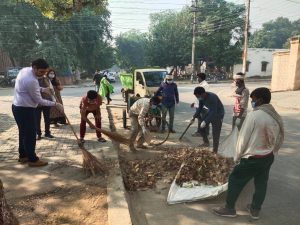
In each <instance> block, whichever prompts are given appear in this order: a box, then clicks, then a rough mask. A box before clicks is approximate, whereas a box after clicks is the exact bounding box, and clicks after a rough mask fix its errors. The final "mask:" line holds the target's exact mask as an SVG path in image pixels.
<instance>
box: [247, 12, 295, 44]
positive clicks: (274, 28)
mask: <svg viewBox="0 0 300 225" xmlns="http://www.w3.org/2000/svg"><path fill="white" fill-rule="evenodd" d="M299 34H300V19H298V20H296V21H294V22H291V21H289V19H288V18H284V17H278V18H277V19H276V20H275V21H273V20H271V21H269V22H267V23H264V24H263V25H262V29H260V30H258V31H255V32H254V33H253V35H252V36H251V37H250V43H249V44H250V47H251V48H283V47H286V46H287V41H288V39H289V38H290V37H292V36H295V35H299Z"/></svg>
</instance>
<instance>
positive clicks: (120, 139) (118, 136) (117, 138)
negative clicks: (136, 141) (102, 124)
mask: <svg viewBox="0 0 300 225" xmlns="http://www.w3.org/2000/svg"><path fill="white" fill-rule="evenodd" d="M83 119H84V120H85V121H86V122H87V123H88V124H89V126H90V127H91V128H92V129H95V130H97V131H99V132H101V133H103V134H105V135H106V136H107V137H109V138H110V139H111V140H113V141H116V142H119V143H122V144H125V145H129V144H130V140H129V139H128V138H125V137H124V136H122V135H121V134H118V133H117V132H111V131H108V130H104V129H101V128H98V127H96V126H95V125H94V124H93V123H92V122H91V121H90V120H89V119H88V118H87V117H85V118H83Z"/></svg>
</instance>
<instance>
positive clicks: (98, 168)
mask: <svg viewBox="0 0 300 225" xmlns="http://www.w3.org/2000/svg"><path fill="white" fill-rule="evenodd" d="M46 82H47V81H46ZM48 87H50V84H49V83H48ZM52 96H53V97H54V98H55V100H56V102H59V101H58V99H57V97H56V96H55V94H54V93H52ZM61 113H63V115H64V117H65V118H66V120H67V121H68V124H69V126H70V128H71V130H72V132H73V134H74V136H75V138H76V140H77V143H78V146H79V148H80V149H81V153H82V167H83V169H84V170H85V172H86V173H88V171H90V172H91V174H92V175H93V176H95V175H96V173H98V172H100V173H102V174H105V173H106V172H107V170H106V167H105V166H104V165H103V164H102V163H100V162H99V161H98V160H97V158H96V157H95V156H93V155H92V154H91V153H90V152H89V151H88V150H86V149H85V147H84V145H83V143H82V142H81V141H80V139H79V138H78V136H77V134H76V131H75V129H74V127H73V126H72V124H71V122H70V120H69V118H68V117H67V115H66V114H65V112H64V111H63V112H61Z"/></svg>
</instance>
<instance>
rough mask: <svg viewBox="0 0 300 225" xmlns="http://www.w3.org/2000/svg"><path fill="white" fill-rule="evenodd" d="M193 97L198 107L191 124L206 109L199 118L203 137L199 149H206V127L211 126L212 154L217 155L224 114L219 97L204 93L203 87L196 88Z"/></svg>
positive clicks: (207, 142)
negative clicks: (196, 100) (197, 102)
mask: <svg viewBox="0 0 300 225" xmlns="http://www.w3.org/2000/svg"><path fill="white" fill-rule="evenodd" d="M194 95H195V96H196V98H197V99H198V100H199V107H198V108H197V111H196V113H195V114H194V116H193V119H192V120H191V123H193V122H194V121H195V118H199V117H200V114H201V112H202V110H203V108H204V107H206V108H207V109H208V112H207V113H206V114H205V115H203V116H201V119H202V122H201V124H200V132H201V135H202V137H203V142H204V143H203V144H202V145H200V146H199V147H208V146H209V140H208V126H209V124H211V125H212V135H213V152H215V153H217V152H218V148H219V140H220V134H221V128H222V123H223V118H224V114H225V110H224V106H223V104H222V102H221V100H220V99H219V97H218V96H217V95H216V94H214V93H212V92H206V91H205V89H204V88H203V87H196V88H195V90H194Z"/></svg>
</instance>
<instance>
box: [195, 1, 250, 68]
mask: <svg viewBox="0 0 300 225" xmlns="http://www.w3.org/2000/svg"><path fill="white" fill-rule="evenodd" d="M198 7H199V11H200V16H199V18H198V24H199V25H198V37H197V40H196V42H197V44H196V49H197V51H196V57H197V58H201V59H203V60H204V61H212V62H213V65H214V66H217V67H223V66H224V67H227V68H228V67H230V66H232V65H234V64H235V63H238V62H240V61H241V55H242V45H243V28H244V13H245V8H244V6H243V5H236V4H233V3H228V2H226V1H224V0H216V1H203V0H202V1H199V3H198Z"/></svg>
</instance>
